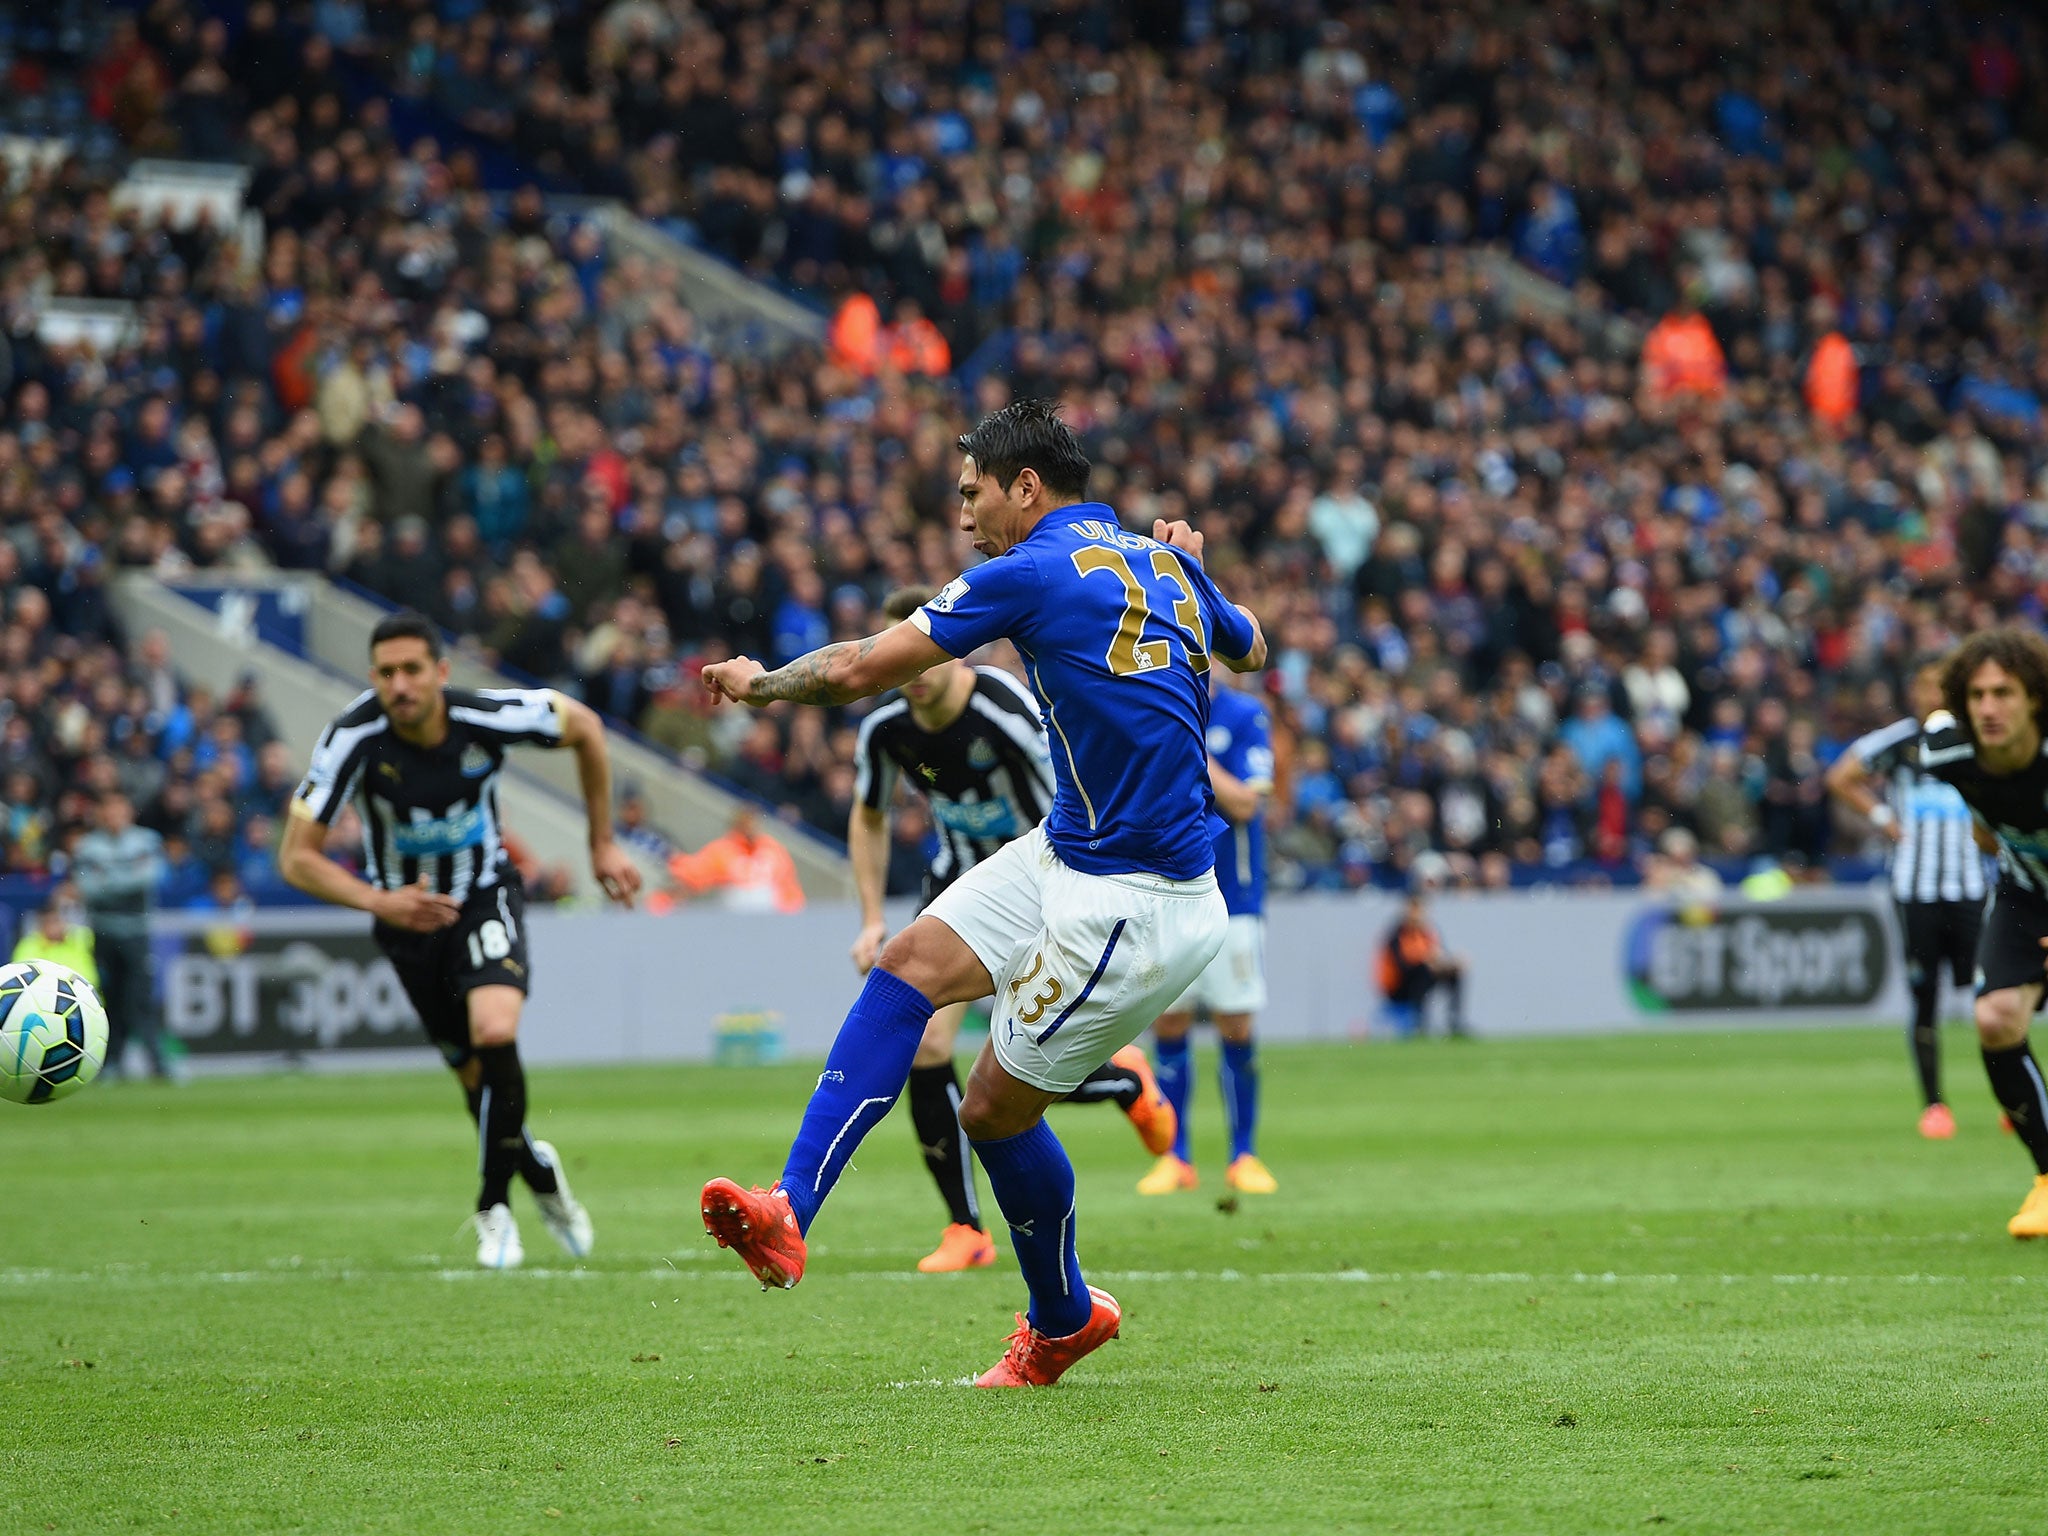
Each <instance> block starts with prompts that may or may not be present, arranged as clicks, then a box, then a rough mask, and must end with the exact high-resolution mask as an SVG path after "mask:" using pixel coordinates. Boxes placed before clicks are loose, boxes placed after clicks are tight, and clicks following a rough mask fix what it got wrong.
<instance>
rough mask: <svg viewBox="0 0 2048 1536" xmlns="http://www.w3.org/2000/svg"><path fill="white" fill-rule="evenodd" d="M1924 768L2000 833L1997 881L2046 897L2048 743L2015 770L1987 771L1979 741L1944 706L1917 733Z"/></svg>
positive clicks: (2004, 887)
mask: <svg viewBox="0 0 2048 1536" xmlns="http://www.w3.org/2000/svg"><path fill="white" fill-rule="evenodd" d="M1919 763H1920V768H1921V771H1922V772H1925V773H1930V774H1932V775H1934V777H1936V778H1937V779H1940V780H1941V781H1942V782H1943V783H1946V784H1953V785H1954V786H1955V788H1956V790H1957V792H1958V793H1959V794H1961V795H1962V797H1963V801H1964V803H1965V804H1966V805H1968V806H1969V808H1970V810H1971V811H1972V812H1973V813H1974V814H1975V815H1976V818H1977V820H1979V821H1981V822H1982V823H1983V824H1984V825H1985V826H1987V827H1989V828H1990V829H1991V831H1992V834H1993V835H1994V836H1995V837H1997V839H1998V885H1999V890H2000V892H2001V894H2002V893H2004V892H2006V891H2016V892H2018V893H2020V894H2022V895H2024V896H2027V897H2030V898H2032V899H2033V900H2035V901H2048V744H2044V745H2043V747H2042V749H2041V753H2040V755H2039V756H2037V757H2036V758H2035V759H2034V760H2033V761H2032V762H2031V763H2029V764H2027V765H2026V767H2024V768H2022V769H2020V770H2019V771H2018V772H2017V773H1990V772H1987V771H1986V770H1985V768H1984V767H1983V765H1982V764H1980V763H1979V762H1978V761H1977V744H1976V742H1975V740H1974V739H1973V738H1972V737H1971V735H1970V733H1969V731H1968V730H1967V729H1965V728H1964V727H1963V726H1960V725H1958V724H1957V723H1956V718H1955V716H1954V715H1951V714H1950V713H1948V711H1946V710H1940V711H1937V712H1936V713H1934V714H1932V715H1929V716H1928V717H1927V724H1926V726H1925V727H1924V728H1923V729H1922V730H1921V733H1920V755H1919Z"/></svg>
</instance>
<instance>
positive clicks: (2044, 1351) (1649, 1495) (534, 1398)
mask: <svg viewBox="0 0 2048 1536" xmlns="http://www.w3.org/2000/svg"><path fill="white" fill-rule="evenodd" d="M1200 1061H1201V1070H1202V1072H1203V1074H1204V1076H1205V1079H1206V1080H1205V1082H1204V1085H1203V1095H1202V1097H1201V1099H1200V1100H1199V1101H1198V1104H1197V1123H1196V1137H1197V1153H1198V1160H1199V1161H1200V1162H1201V1164H1202V1167H1203V1172H1204V1184H1203V1187H1202V1189H1201V1190H1200V1191H1199V1192H1198V1193H1195V1194H1192V1195H1185V1196H1179V1197H1174V1198H1169V1199H1164V1200H1143V1199H1140V1198H1139V1197H1138V1196H1137V1195H1136V1193H1135V1192H1134V1190H1133V1188H1132V1185H1133V1182H1134V1181H1135V1179H1136V1178H1137V1177H1138V1175H1139V1174H1140V1173H1141V1172H1142V1171H1143V1170H1144V1167H1145V1165H1146V1160H1145V1159H1144V1157H1143V1155H1142V1153H1141V1150H1140V1149H1139V1147H1138V1146H1137V1144H1136V1141H1135V1139H1134V1138H1133V1137H1132V1135H1131V1133H1130V1131H1129V1128H1128V1126H1127V1125H1126V1124H1125V1123H1124V1121H1123V1119H1122V1117H1121V1116H1119V1115H1117V1114H1116V1113H1115V1112H1114V1110H1112V1109H1107V1108H1080V1107H1069V1108H1063V1109H1060V1110H1057V1111H1055V1123H1056V1124H1057V1126H1058V1128H1059V1130H1060V1133H1061V1135H1062V1137H1063V1138H1065V1139H1066V1141H1067V1144H1068V1146H1069V1147H1070V1148H1071V1149H1072V1151H1073V1153H1074V1157H1075V1162H1076V1164H1077V1166H1078V1168H1079V1170H1080V1181H1081V1214H1080V1223H1081V1225H1080V1239H1081V1253H1082V1258H1083V1260H1084V1263H1085V1264H1086V1265H1087V1267H1088V1269H1089V1272H1090V1276H1091V1279H1093V1280H1095V1281H1096V1283H1098V1284H1103V1285H1106V1286H1108V1287H1109V1288H1110V1289H1112V1290H1113V1291H1115V1292H1116V1294H1117V1295H1118V1296H1119V1297H1120V1298H1121V1299H1122V1301H1123V1303H1124V1306H1125V1312H1126V1322H1125V1327H1124V1336H1123V1338H1122V1339H1121V1340H1119V1341H1117V1342H1115V1343H1112V1344H1110V1345H1108V1346H1107V1347H1106V1348H1104V1349H1103V1350H1102V1351H1101V1352H1100V1353H1098V1354H1097V1355H1095V1356H1094V1357H1092V1358H1091V1359H1089V1360H1087V1361H1086V1362H1084V1363H1083V1364H1082V1365H1081V1366H1080V1367H1078V1368H1077V1369H1076V1370H1075V1371H1074V1372H1073V1374H1072V1375H1070V1376H1069V1377H1068V1379H1067V1380H1066V1381H1065V1382H1064V1383H1062V1384H1061V1385H1060V1386H1059V1387H1058V1388H1056V1389H1054V1390H1051V1391H1044V1392H1033V1393H983V1392H975V1391H971V1390H968V1389H966V1388H965V1387H963V1386H962V1385H961V1382H962V1379H963V1378H964V1377H967V1376H969V1375H970V1374H972V1373H974V1372H977V1371H979V1370H981V1369H983V1368H985V1367H986V1366H988V1365H989V1364H990V1363H992V1362H993V1361H994V1359H995V1358H996V1356H997V1354H998V1353H999V1352H1000V1350H1001V1347H1002V1341H1003V1338H1004V1335H1005V1334H1006V1333H1007V1332H1008V1331H1009V1328H1010V1321H1011V1313H1012V1311H1013V1310H1014V1309H1015V1308H1017V1307H1018V1306H1020V1305H1021V1304H1022V1290H1021V1286H1020V1284H1019V1281H1018V1278H1017V1272H1016V1269H1015V1266H1014V1262H1013V1261H1012V1260H1011V1259H1010V1256H1009V1254H1008V1251H1007V1249H1006V1250H1005V1252H1004V1261H1003V1263H1002V1265H1001V1266H1000V1267H999V1268H998V1269H996V1270H995V1271H993V1272H984V1273H979V1274H973V1275H964V1276H947V1277H921V1276H917V1275H914V1274H912V1273H910V1272H909V1271H910V1269H911V1265H912V1264H913V1262H914V1261H915V1259H916V1258H917V1256H918V1255H919V1254H920V1253H922V1252H924V1251H925V1249H926V1248H927V1247H928V1246H929V1245H930V1243H931V1241H932V1240H933V1239H934V1238H935V1237H936V1236H937V1234H938V1230H939V1227H940V1226H941V1224H942V1222H941V1212H940V1210H939V1208H938V1206H937V1203H936V1200H935V1198H934V1196H933V1194H932V1192H931V1190H930V1188H929V1186H928V1183H927V1180H926V1178H925V1175H924V1172H923V1170H922V1168H921V1166H919V1164H918V1163H917V1161H916V1157H915V1153H914V1150H913V1148H912V1146H911V1140H910V1133H909V1131H908V1129H907V1127H906V1125H905V1122H904V1118H903V1113H902V1111H901V1110H900V1109H899V1110H898V1111H897V1113H896V1114H895V1115H894V1116H892V1118H891V1120H890V1121H889V1122H888V1123H887V1124H886V1125H884V1126H883V1127H882V1128H881V1130H880V1131H879V1132H877V1133H876V1134H875V1135H874V1136H872V1137H871V1138H870V1139H869V1141H868V1143H867V1144H866V1146H865V1147H864V1148H863V1149H862V1151H861V1153H860V1154H859V1156H858V1158H857V1159H856V1165H857V1167H856V1171H854V1172H852V1173H850V1174H849V1175H848V1176H847V1178H846V1179H845V1181H844V1182H843V1183H842V1184H841V1186H840V1189H839V1192H838V1194H837V1196H836V1197H835V1199H834V1200H833V1202H832V1203H831V1205H829V1206H828V1207H827V1209H826V1211H825V1213H824V1216H823V1218H822V1220H821V1221H820V1223H819V1225H818V1227H817V1229H816V1230H815V1232H814V1234H813V1237H814V1239H815V1242H814V1246H813V1248H812V1257H811V1272H810V1277H809V1278H808V1279H806V1280H805V1281H804V1283H803V1284H802V1285H801V1286H800V1287H799V1288H798V1289H797V1290H795V1291H794V1292H788V1293H780V1292H779V1293H776V1294H773V1295H764V1294H762V1292H761V1291H760V1290H759V1289H758V1288H757V1287H756V1286H755V1285H754V1284H753V1283H752V1282H751V1281H750V1280H749V1279H747V1277H746V1276H745V1275H744V1273H743V1272H742V1271H741V1269H740V1268H739V1265H738V1264H737V1262H736V1261H735V1260H734V1259H733V1258H732V1257H731V1256H730V1255H728V1254H725V1253H722V1252H720V1251H719V1250H717V1249H716V1248H714V1247H713V1246H712V1245H711V1244H710V1243H709V1241H708V1240H707V1239H705V1238H704V1237H703V1236H702V1235H701V1233H700V1231H699V1230H698V1223H697V1220H696V1214H695V1205H696V1191H697V1189H698V1186H699V1185H700V1183H701V1182H702V1181H703V1180H704V1179H705V1178H706V1177H708V1176H710V1175H713V1174H719V1173H724V1174H730V1175H734V1176H737V1177H740V1178H742V1179H743V1180H755V1179H759V1180H761V1181H762V1182H766V1181H767V1180H768V1178H769V1176H770V1175H771V1174H772V1173H773V1172H774V1171H775V1169H776V1168H777V1167H778V1166H779V1161H780V1158H781V1154H782V1152H783V1150H784V1147H785V1145H786V1142H787V1139H788V1136H789V1134H790V1132H791V1131H792V1129H793V1128H794V1125H795V1118H796V1114H797V1111H798V1109H799V1106H800V1105H801V1103H802V1100H803V1095H804V1091H805V1089H806V1087H807V1086H808V1084H809V1081H810V1078H811V1075H812V1073H813V1072H814V1071H815V1068H806V1067H803V1066H789V1067H784V1068H774V1069H744V1070H718V1069H713V1068H690V1069H684V1068H676V1069H660V1070H655V1069H633V1070H625V1071H610V1070H605V1071H598V1070H587V1071H541V1072H536V1073H535V1074H534V1082H533V1097H534V1104H535V1110H536V1117H535V1126H536V1129H537V1131H538V1132H540V1133H542V1134H545V1135H547V1136H550V1137H552V1138H553V1139H554V1140H555V1141H556V1142H557V1143H558V1144H559V1145H560V1147H561V1148H562V1150H563V1153H564V1155H565V1156H566V1157H567V1158H568V1160H569V1164H570V1167H571V1170H572V1172H573V1174H574V1176H575V1179H576V1185H577V1189H578V1192H579V1193H580V1194H581V1195H582V1196H583V1198H584V1199H585V1201H586V1202H587V1203H588V1204H589V1206H590V1207H591V1210H592V1212H593V1214H594V1216H595V1219H596V1222H597V1230H598V1242H599V1247H598V1252H597V1254H596V1255H595V1256H594V1257H593V1259H592V1260H591V1261H590V1262H589V1263H587V1264H586V1265H584V1266H583V1267H582V1268H580V1269H578V1270H574V1271H573V1272H572V1271H571V1270H570V1268H569V1267H568V1266H567V1264H566V1262H565V1261H564V1260H563V1259H562V1257H561V1255H560V1254H559V1253H558V1252H557V1251H556V1250H555V1249H554V1246H553V1244H552V1242H551V1241H550V1239H549V1237H548V1235H547V1233H546V1231H545V1229H544V1228H543V1227H542V1226H541V1225H540V1222H539V1219H538V1217H537V1215H536V1214H535V1213H534V1211H533V1208H532V1205H531V1202H530V1201H529V1200H527V1198H526V1196H525V1195H524V1194H523V1193H521V1194H520V1195H518V1196H517V1197H516V1201H515V1208H516V1209H517V1210H518V1212H519V1214H520V1216H521V1218H522V1229H523V1232H524V1235H525V1238H526V1244H527V1253H528V1263H529V1265H530V1266H531V1267H530V1268H529V1269H528V1270H527V1271H526V1272H523V1273H517V1274H508V1275H482V1274H478V1273H475V1272H473V1271H472V1270H471V1268H470V1267H469V1266H470V1260H471V1256H472V1253H473V1245H472V1243H471V1241H470V1240H469V1239H468V1237H467V1235H466V1234H463V1233H461V1232H459V1231H458V1229H457V1223H458V1222H459V1221H460V1219H461V1217H462V1215H463V1213H464V1211H465V1210H466V1208H467V1204H468V1197H469V1195H470V1193H471V1190H472V1183H471V1175H470V1168H469V1162H470V1158H471V1156H472V1148H473V1145H474V1141H473V1132H472V1130H471V1128H470V1126H469V1123H468V1122H467V1120H466V1119H465V1118H464V1116H463V1114H462V1112H461V1105H460V1101H459V1098H458V1097H457V1094H456V1091H455V1089H454V1088H453V1086H452V1085H451V1084H450V1083H449V1082H448V1081H447V1080H446V1079H445V1078H443V1077H440V1076H434V1075H424V1074H422V1075H386V1076H366V1077H313V1078H270V1079H249V1080H236V1081H220V1080H215V1081H211V1082H206V1083H202V1084H200V1085H197V1086H194V1087H192V1088H189V1089H187V1090H184V1091H182V1092H179V1091H170V1090H161V1089H157V1088H154V1087H151V1086H126V1087H120V1088H107V1089H95V1090H94V1091H92V1092H90V1093H88V1094H85V1095H83V1096H81V1097H80V1098H79V1099H77V1100H74V1101H70V1102H67V1103H64V1104H61V1105H58V1106H54V1107H51V1108H48V1109H38V1110H18V1109H13V1108H11V1107H10V1108H7V1109H6V1110H5V1112H4V1113H0V1167H4V1168H5V1170H6V1175H7V1177H6V1181H5V1186H4V1187H5V1191H6V1193H5V1202H6V1203H5V1207H4V1216H0V1235H4V1251H0V1423H4V1424H5V1426H6V1428H5V1431H4V1434H0V1467H4V1476H0V1531H6V1532H30V1533H33V1532H38V1531H46V1530H55V1531H62V1532H83V1531H195V1532H208V1533H212V1532H264V1533H268V1532H280V1531H335V1532H369V1531H376V1532H406V1533H418V1532H439V1531H459V1532H491V1533H503V1532H529V1531H531V1532H556V1533H559V1532H571V1531H574V1532H629V1531H630V1532H641V1531H645V1532H655V1531H661V1532H684V1531H690V1532H695V1531H735V1532H742V1531H743V1532H750V1533H751V1532H777V1533H781V1532H811V1531H822V1532H839V1531H874V1532H891V1533H895V1532H914V1531H954V1530H957V1531H995V1532H1019V1533H1030V1536H1042V1533H1045V1532H1095V1531H1142V1532H1155V1531H1164V1532H1173V1531H1229V1530H1260V1531H1296V1530H1299V1531H1327V1530H1346V1531H1349V1530H1357V1531H1367V1530H1370V1531H1447V1532H1525V1531H1526V1532H1606V1531H1615V1532H1619V1531H1628V1532H1641V1531H1645V1530H1652V1529H1663V1530H1671V1531H1699V1532H1703V1531H1720V1532H1742V1533H1751V1532H1764V1531H1785V1532H1798V1533H1806V1532H1818V1531H1842V1532H1857V1533H1867V1532H1887V1533H1888V1532H1910V1531H1928V1532H1933V1531H1942V1532H1947V1531H1970V1532H1980V1531H1982V1532H2007V1531H2025V1532H2030V1533H2032V1532H2039V1531H2042V1530H2044V1529H2048V1462H2044V1460H2043V1445H2044V1440H2048V1412H2044V1410H2043V1402H2044V1391H2048V1388H2044V1384H2048V1326H2044V1325H2048V1316H2044V1314H2048V1244H2042V1245H2031V1246H2030V1245H2021V1244H2017V1243H2014V1242H2013V1241H2012V1240H2010V1239H2009V1238H2007V1237H2006V1235H2005V1231H2004V1223H2005V1219H2006V1217H2007V1216H2008V1215H2010V1214H2011V1212H2012V1210H2013V1209H2014V1208H2015V1207H2016V1205H2017V1203H2018V1201H2019V1199H2020V1197H2021V1195H2022V1194H2023V1193H2024V1192H2025V1190H2026V1187H2027V1182H2028V1179H2027V1168H2026V1162H2025V1158H2024V1155H2023V1154H2022V1153H2021V1151H2020V1150H2019V1148H2018V1147H2017V1146H2015V1145H2014V1144H2013V1143H2012V1141H2011V1140H2009V1139H2008V1138H2006V1137H2003V1136H2001V1135H2000V1134H1999V1133H1998V1131H1997V1128H1996V1111H1995V1109H1994V1108H1993V1107H1992V1105H1991V1104H1990V1102H1989V1099H1988V1096H1987V1095H1986V1093H1985V1090H1984V1085H1983V1081H1982V1076H1981V1073H1980V1071H1979V1069H1978V1068H1977V1066H1976V1063H1975V1060H1974V1052H1973V1051H1972V1050H1971V1047H1970V1042H1969V1040H1968V1038H1967V1032H1966V1031H1962V1030H1956V1031H1952V1032H1951V1039H1950V1056H1949V1062H1948V1066H1949V1071H1950V1074H1951V1080H1952V1083H1953V1085H1954V1093H1953V1098H1954V1099H1955V1101H1956V1102H1957V1104H1958V1106H1959V1118H1960V1120H1961V1124H1962V1130H1961V1134H1960V1135H1959V1136H1958V1138H1957V1139H1956V1140H1955V1141H1954V1142H1952V1143H1948V1144H1930V1143H1925V1142H1922V1141H1921V1140H1919V1139H1918V1138H1917V1136H1915V1134H1914V1132H1913V1117H1914V1111H1915V1110H1916V1108H1917V1105H1916V1104H1915V1103H1914V1102H1913V1099H1912V1095H1911V1092H1910V1088H1909V1081H1908V1078H1909V1073H1908V1067H1907V1062H1906V1053H1905V1049H1904V1046H1903V1043H1902V1042H1901V1041H1900V1040H1899V1039H1898V1037H1897V1035H1896V1034H1895V1033H1889V1032H1887V1033H1879V1032H1877V1031H1875V1030H1857V1031H1838V1032H1793V1031H1787V1032H1778V1033H1759V1034H1744V1035H1684V1034H1680V1035H1670V1036H1663V1037H1648V1036H1634V1037H1628V1038H1615V1039H1603V1040H1593V1041H1576V1042H1564V1041H1543V1042H1528V1043H1484V1042H1481V1043H1473V1044H1462V1045H1454V1044H1446V1043H1438V1042H1430V1043H1424V1044H1418V1045H1409V1046H1386V1045H1376V1046H1370V1047H1315V1048H1293V1049H1285V1048H1271V1049H1269V1050H1267V1052H1266V1053H1265V1085H1266V1134H1265V1145H1264V1151H1265V1153H1266V1155H1267V1159H1268V1161H1269V1162H1270V1163H1271V1165H1272V1166H1273V1168H1274V1170H1275V1172H1276V1173H1277V1174H1278V1176H1279V1178H1280V1180H1281V1183H1282V1189H1281V1193H1280V1194H1279V1195H1278V1196H1275V1197H1272V1198H1270V1199H1265V1200H1258V1201H1252V1200H1247V1201H1245V1202H1244V1203H1243V1205H1242V1208H1240V1209H1238V1210H1236V1211H1235V1212H1230V1211H1225V1210H1222V1209H1219V1205H1218V1198H1217V1197H1218V1196H1219V1194H1221V1192H1222V1191H1221V1187H1220V1184H1221V1181H1220V1178H1219V1177H1218V1175H1220V1173H1221V1159H1220V1156H1219V1152H1218V1145H1217V1144H1218V1139H1219V1137H1220V1135H1221V1125H1220V1119H1221V1116H1220V1110H1219V1106H1218V1103H1217V1100H1216V1097H1215V1090H1214V1086H1213V1055H1212V1054H1211V1051H1210V1050H1209V1049H1208V1048H1206V1046H1205V1048H1204V1050H1203V1051H1202V1053H1201V1056H1200Z"/></svg>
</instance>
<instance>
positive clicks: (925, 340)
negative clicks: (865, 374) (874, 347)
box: [884, 319, 953, 379]
mask: <svg viewBox="0 0 2048 1536" xmlns="http://www.w3.org/2000/svg"><path fill="white" fill-rule="evenodd" d="M884 334H885V335H886V336H887V338H888V343H889V364H890V366H891V367H893V368H894V369H895V370H896V371H897V372H898V373H922V374H925V375H928V376H929V377H931V378H935V379H936V378H942V377H944V376H945V375H946V374H949V373H951V372H952V371H953V349H952V348H951V347H949V346H947V345H946V338H945V337H944V336H942V335H940V334H939V328H938V327H937V326H936V325H933V324H932V323H931V321H929V320H925V319H918V320H913V321H911V322H910V324H908V325H892V326H890V327H889V329H888V331H887V332H885V333H884Z"/></svg>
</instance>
